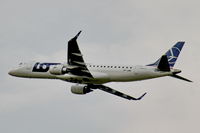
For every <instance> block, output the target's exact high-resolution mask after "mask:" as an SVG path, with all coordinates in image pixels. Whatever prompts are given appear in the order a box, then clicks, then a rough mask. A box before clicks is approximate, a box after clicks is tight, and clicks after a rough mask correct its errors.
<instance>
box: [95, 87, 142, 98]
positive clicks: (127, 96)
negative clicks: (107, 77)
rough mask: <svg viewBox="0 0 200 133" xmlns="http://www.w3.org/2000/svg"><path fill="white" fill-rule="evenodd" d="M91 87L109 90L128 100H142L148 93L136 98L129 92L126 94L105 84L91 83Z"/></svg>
mask: <svg viewBox="0 0 200 133" xmlns="http://www.w3.org/2000/svg"><path fill="white" fill-rule="evenodd" d="M91 88H94V89H99V90H102V91H105V92H108V93H110V94H113V95H116V96H119V97H122V98H125V99H128V100H141V99H142V98H143V97H144V96H145V95H146V93H144V94H143V95H142V96H140V97H139V98H134V97H132V96H129V95H127V94H124V93H122V92H119V91H117V90H114V89H112V88H110V87H107V86H104V85H91Z"/></svg>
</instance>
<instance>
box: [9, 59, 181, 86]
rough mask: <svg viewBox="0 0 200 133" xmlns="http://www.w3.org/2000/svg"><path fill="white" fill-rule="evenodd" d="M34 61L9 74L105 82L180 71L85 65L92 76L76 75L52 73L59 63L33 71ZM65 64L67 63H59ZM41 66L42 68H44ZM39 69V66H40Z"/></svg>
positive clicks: (134, 79)
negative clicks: (52, 69)
mask: <svg viewBox="0 0 200 133" xmlns="http://www.w3.org/2000/svg"><path fill="white" fill-rule="evenodd" d="M35 64H36V63H35V62H34V63H23V64H21V65H19V67H18V68H16V69H13V70H11V71H10V72H9V74H10V75H13V76H17V77H24V78H43V79H60V80H64V81H68V82H73V83H81V84H104V83H107V82H130V81H138V80H145V79H151V78H158V77H163V76H170V75H172V74H173V73H174V72H180V70H177V69H171V71H169V72H163V71H159V70H158V69H157V68H156V67H152V66H116V65H114V66H112V65H90V64H89V65H87V68H88V70H89V71H90V73H91V74H92V76H93V78H90V77H86V76H77V75H72V74H70V73H65V74H60V75H56V74H52V73H51V72H50V70H51V68H53V67H55V66H56V65H57V64H59V65H60V64H61V63H51V65H49V68H48V70H47V71H41V72H34V71H33V69H34V66H35ZM61 65H63V66H67V64H61ZM46 68H47V66H45V65H44V66H43V67H42V69H44V70H45V69H46ZM36 69H37V67H36ZM40 69H41V68H40Z"/></svg>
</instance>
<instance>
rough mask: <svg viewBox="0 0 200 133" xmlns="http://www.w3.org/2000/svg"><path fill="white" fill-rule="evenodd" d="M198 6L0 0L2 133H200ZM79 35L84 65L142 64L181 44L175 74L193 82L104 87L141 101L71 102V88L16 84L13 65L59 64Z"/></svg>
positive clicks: (172, 0) (133, 0)
mask: <svg viewBox="0 0 200 133" xmlns="http://www.w3.org/2000/svg"><path fill="white" fill-rule="evenodd" d="M199 6H200V2H199V1H198V0H190V1H189V0H188V1H187V0H185V1H183V0H139V1H137V0H101V1H97V0H84V1H83V0H56V1H53V0H17V1H16V0H0V46H1V49H0V61H1V69H0V74H1V76H0V132H2V133H13V132H15V133H27V132H29V133H36V132H37V133H55V132H57V133H70V132H73V133H86V132H87V133H88V132H89V133H90V132H91V133H93V132H95V133H102V132H104V133H111V132H113V133H121V132H124V133H133V132H137V133H146V132H148V133H161V132H162V133H169V132H170V133H178V132H181V133H188V132H199V131H200V129H199V120H200V115H199V112H200V103H199V101H200V88H199V75H198V74H199V68H198V67H199V66H200V62H199V56H200V55H199V52H198V51H199V50H200V39H199V35H200V8H199ZM79 30H83V32H82V34H81V36H80V37H79V39H78V42H79V46H80V49H81V51H82V53H83V54H84V58H85V61H86V62H88V63H100V64H104V63H105V64H127V65H138V64H141V65H145V64H148V63H152V62H154V61H155V60H156V59H158V58H159V57H160V56H161V55H162V54H163V53H165V52H166V50H168V49H169V48H170V47H171V46H172V45H173V44H174V43H176V42H177V41H186V44H185V46H184V48H183V50H182V53H181V55H180V57H179V59H178V61H177V63H176V65H175V67H177V68H180V69H182V71H183V72H182V73H181V75H183V76H184V77H187V78H189V79H191V80H193V81H194V83H187V82H184V81H180V80H177V79H173V78H170V77H164V78H159V79H152V80H147V81H139V82H129V83H109V84H107V85H108V86H110V87H112V88H115V89H117V90H120V91H122V92H125V93H127V94H129V95H132V96H136V97H137V96H139V95H141V94H142V93H143V92H147V93H148V94H147V95H146V96H145V97H144V99H143V100H141V101H137V102H135V101H127V100H124V99H122V98H119V97H116V96H112V95H110V94H107V93H105V92H101V91H98V90H97V91H95V92H93V93H90V94H87V95H84V96H77V95H74V94H71V92H70V87H71V85H72V84H71V83H66V82H63V81H58V80H41V79H40V80H39V79H22V78H16V77H11V76H9V75H8V74H7V72H8V71H9V70H10V69H11V68H13V67H15V66H16V65H17V64H18V63H19V62H28V61H33V60H39V61H52V62H54V61H55V62H65V61H66V45H67V41H68V40H69V39H70V38H71V37H73V36H74V35H75V34H77V32H78V31H79Z"/></svg>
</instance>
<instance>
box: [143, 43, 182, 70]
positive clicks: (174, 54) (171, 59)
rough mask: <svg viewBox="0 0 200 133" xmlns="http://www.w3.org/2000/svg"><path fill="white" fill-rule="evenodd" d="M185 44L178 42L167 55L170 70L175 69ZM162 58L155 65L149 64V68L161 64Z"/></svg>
mask: <svg viewBox="0 0 200 133" xmlns="http://www.w3.org/2000/svg"><path fill="white" fill-rule="evenodd" d="M184 43H185V42H177V43H176V44H175V45H174V46H173V47H172V48H171V49H169V50H168V51H167V52H166V53H165V55H166V56H167V59H168V63H169V66H170V68H173V67H174V65H175V63H176V60H177V59H178V56H179V54H180V52H181V49H182V48H183V45H184ZM160 60H161V58H159V59H158V60H157V61H156V62H155V63H153V64H149V65H147V66H158V65H159V63H160Z"/></svg>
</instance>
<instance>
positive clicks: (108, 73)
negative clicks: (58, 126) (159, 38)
mask: <svg viewBox="0 0 200 133" xmlns="http://www.w3.org/2000/svg"><path fill="white" fill-rule="evenodd" d="M80 33H81V31H80V32H79V33H78V34H77V35H76V36H75V37H73V38H72V39H71V40H69V41H68V53H67V57H68V58H67V62H66V63H46V62H31V63H20V64H19V66H18V67H17V68H16V69H13V70H11V71H9V72H8V74H9V75H12V76H16V77H22V78H41V79H59V80H63V81H67V82H72V83H75V85H72V86H71V92H72V93H74V94H80V95H83V94H87V93H90V92H92V91H94V90H96V89H99V90H102V91H105V92H108V93H110V94H113V95H116V96H119V97H121V98H125V99H128V100H141V99H142V98H143V97H144V96H145V95H146V93H144V94H143V95H141V96H140V97H138V98H135V97H132V96H130V95H127V94H124V93H122V92H120V91H117V90H115V89H112V88H110V87H108V86H105V85H104V84H105V83H108V82H131V81H139V80H146V79H152V78H159V77H164V76H171V77H174V78H177V79H181V80H184V81H188V82H192V81H191V80H189V79H186V78H184V77H181V76H179V75H177V74H178V73H181V70H179V69H174V68H173V67H174V65H175V63H176V60H177V59H178V56H179V54H180V52H181V49H182V47H183V45H184V43H185V42H183V41H180V42H177V43H176V44H175V45H174V46H173V47H172V48H171V49H169V50H168V51H167V52H166V53H165V54H164V55H162V56H161V57H160V58H159V59H158V60H157V61H156V62H155V63H152V64H148V65H145V66H125V65H96V64H88V63H85V62H84V59H83V55H82V53H81V51H80V49H79V47H78V43H77V38H78V37H79V35H80Z"/></svg>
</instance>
